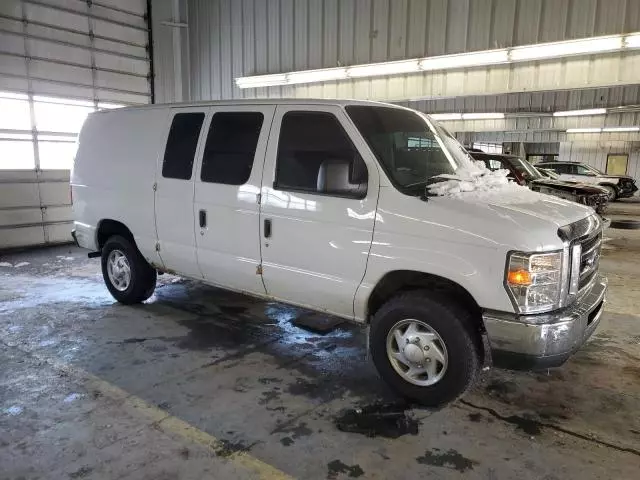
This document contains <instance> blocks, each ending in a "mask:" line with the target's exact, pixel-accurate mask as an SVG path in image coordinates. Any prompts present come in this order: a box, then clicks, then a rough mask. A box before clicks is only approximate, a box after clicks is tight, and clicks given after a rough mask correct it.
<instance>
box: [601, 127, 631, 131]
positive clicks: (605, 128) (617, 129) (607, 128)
mask: <svg viewBox="0 0 640 480" xmlns="http://www.w3.org/2000/svg"><path fill="white" fill-rule="evenodd" d="M602 131H603V132H640V127H604V128H603V129H602Z"/></svg>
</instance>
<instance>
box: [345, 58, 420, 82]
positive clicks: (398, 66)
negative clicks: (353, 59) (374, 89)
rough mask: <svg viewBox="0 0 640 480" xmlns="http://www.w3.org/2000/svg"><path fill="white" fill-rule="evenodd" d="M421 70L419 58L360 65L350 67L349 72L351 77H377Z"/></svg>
mask: <svg viewBox="0 0 640 480" xmlns="http://www.w3.org/2000/svg"><path fill="white" fill-rule="evenodd" d="M419 70H420V67H419V66H418V60H405V61H401V62H385V63H373V64H371V65H358V66H355V67H349V68H348V69H347V74H348V76H349V77H352V78H356V77H376V76H380V75H397V74H400V73H411V72H417V71H419Z"/></svg>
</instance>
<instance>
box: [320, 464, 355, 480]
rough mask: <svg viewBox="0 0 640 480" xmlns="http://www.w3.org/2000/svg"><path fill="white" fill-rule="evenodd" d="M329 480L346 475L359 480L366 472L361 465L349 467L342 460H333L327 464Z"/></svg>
mask: <svg viewBox="0 0 640 480" xmlns="http://www.w3.org/2000/svg"><path fill="white" fill-rule="evenodd" d="M327 470H328V471H327V478H328V479H331V480H333V479H335V478H338V476H339V475H341V474H344V475H346V476H347V477H349V478H358V477H361V476H362V475H364V470H362V468H361V467H360V465H347V464H346V463H343V462H341V461H340V460H332V461H331V462H329V463H328V464H327Z"/></svg>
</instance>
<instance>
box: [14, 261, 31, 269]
mask: <svg viewBox="0 0 640 480" xmlns="http://www.w3.org/2000/svg"><path fill="white" fill-rule="evenodd" d="M27 265H31V264H30V263H29V262H20V263H16V264H15V265H14V266H13V267H14V268H20V267H26V266H27Z"/></svg>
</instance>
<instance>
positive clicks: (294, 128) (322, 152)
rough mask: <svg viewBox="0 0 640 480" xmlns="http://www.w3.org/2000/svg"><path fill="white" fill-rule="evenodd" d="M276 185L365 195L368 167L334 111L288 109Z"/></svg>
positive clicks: (282, 129) (279, 149)
mask: <svg viewBox="0 0 640 480" xmlns="http://www.w3.org/2000/svg"><path fill="white" fill-rule="evenodd" d="M274 187H275V188H276V189H278V190H298V191H304V192H309V193H320V194H327V195H336V196H342V197H352V198H364V196H365V195H366V193H367V167H366V165H365V164H364V161H363V160H362V158H361V157H360V154H359V153H358V151H357V150H356V148H355V147H354V146H353V143H351V140H350V139H349V137H348V136H347V133H346V132H345V131H344V129H343V128H342V125H340V122H339V121H338V119H337V118H336V117H335V116H334V115H332V114H331V113H326V112H288V113H286V114H285V115H284V116H283V118H282V126H281V128H280V140H279V143H278V158H277V162H276V181H275V184H274Z"/></svg>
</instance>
